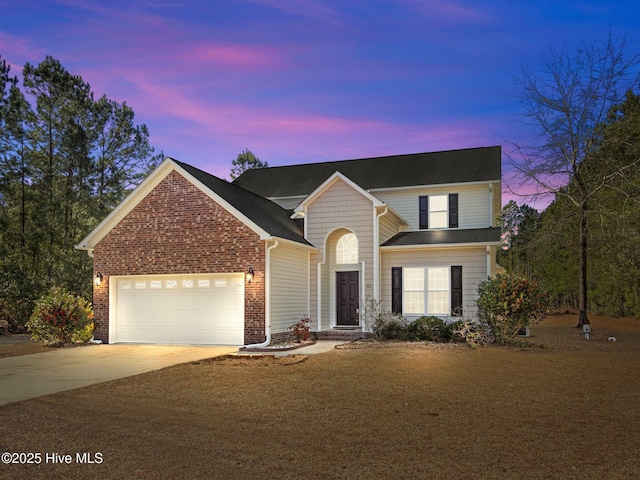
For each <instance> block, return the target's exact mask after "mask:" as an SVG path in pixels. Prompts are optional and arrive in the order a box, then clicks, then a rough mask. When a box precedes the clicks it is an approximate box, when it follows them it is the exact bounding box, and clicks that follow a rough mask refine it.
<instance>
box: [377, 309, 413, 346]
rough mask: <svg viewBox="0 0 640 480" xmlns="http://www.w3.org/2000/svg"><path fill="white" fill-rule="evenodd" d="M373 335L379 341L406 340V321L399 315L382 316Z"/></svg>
mask: <svg viewBox="0 0 640 480" xmlns="http://www.w3.org/2000/svg"><path fill="white" fill-rule="evenodd" d="M374 333H375V332H374ZM375 335H376V336H377V337H378V338H379V339H380V340H408V332H407V321H406V320H405V318H404V317H402V316H401V315H394V314H387V315H383V316H382V323H381V324H380V325H379V328H378V330H377V333H375Z"/></svg>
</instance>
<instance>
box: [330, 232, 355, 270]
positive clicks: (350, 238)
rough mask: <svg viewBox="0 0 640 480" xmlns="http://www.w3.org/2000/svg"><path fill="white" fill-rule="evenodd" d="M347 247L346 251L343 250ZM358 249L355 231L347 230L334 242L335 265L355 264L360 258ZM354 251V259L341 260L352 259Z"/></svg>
mask: <svg viewBox="0 0 640 480" xmlns="http://www.w3.org/2000/svg"><path fill="white" fill-rule="evenodd" d="M345 249H348V251H345ZM358 250H359V242H358V237H357V236H356V234H355V233H353V232H349V233H345V234H344V235H341V236H340V238H338V241H337V242H336V265H355V264H357V263H358V262H359V260H360V252H359V251H358ZM354 253H355V261H348V262H345V261H343V260H346V259H349V260H353V259H354Z"/></svg>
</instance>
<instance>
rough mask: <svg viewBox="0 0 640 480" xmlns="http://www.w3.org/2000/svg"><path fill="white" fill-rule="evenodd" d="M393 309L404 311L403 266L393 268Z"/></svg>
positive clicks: (397, 311) (393, 310)
mask: <svg viewBox="0 0 640 480" xmlns="http://www.w3.org/2000/svg"><path fill="white" fill-rule="evenodd" d="M391 311H392V312H393V313H400V314H401V313H402V267H392V268H391Z"/></svg>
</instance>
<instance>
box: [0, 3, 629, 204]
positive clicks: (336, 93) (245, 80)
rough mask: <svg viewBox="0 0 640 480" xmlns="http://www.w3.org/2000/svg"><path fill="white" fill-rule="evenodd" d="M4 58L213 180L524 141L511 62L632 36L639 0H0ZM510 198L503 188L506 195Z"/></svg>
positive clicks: (534, 62) (516, 65)
mask: <svg viewBox="0 0 640 480" xmlns="http://www.w3.org/2000/svg"><path fill="white" fill-rule="evenodd" d="M0 12H1V13H0V55H1V56H2V57H3V58H4V59H5V60H7V62H8V63H10V64H11V66H12V72H13V73H19V72H20V71H21V69H22V67H23V65H24V64H25V62H31V63H32V64H37V63H39V62H40V61H42V60H43V59H44V58H45V56H46V55H51V56H53V57H54V58H56V59H58V60H60V61H61V62H62V64H63V65H64V66H65V67H66V68H67V69H68V70H69V71H70V72H71V73H73V74H76V75H80V76H82V77H83V79H84V80H85V81H87V82H89V83H90V84H91V86H92V89H93V91H94V93H95V94H96V96H101V95H102V94H106V95H107V97H109V98H111V99H114V100H117V101H120V102H122V101H126V102H127V104H128V105H130V106H131V107H132V108H133V109H134V111H135V112H136V120H137V122H138V123H145V124H146V125H147V126H148V127H149V130H150V133H151V143H152V145H153V146H154V147H155V148H156V149H157V150H162V151H163V152H164V153H165V154H166V155H169V156H172V157H175V158H177V159H179V160H182V161H184V162H187V163H191V164H192V165H195V166H197V167H199V168H202V169H204V170H206V171H208V172H211V173H213V174H215V175H218V176H221V177H228V172H229V169H230V163H231V160H232V159H233V158H235V157H236V155H237V154H238V153H239V152H241V151H242V150H244V149H245V148H249V149H250V150H251V151H253V152H254V153H255V154H256V155H257V156H258V157H260V158H261V159H262V160H266V161H268V162H269V164H270V165H272V166H275V165H286V164H291V163H302V162H316V161H326V160H343V159H350V158H362V157H369V156H379V155H393V154H402V153H414V152H425V151H436V150H448V149H457V148H469V147H477V146H488V145H503V146H504V147H505V148H507V145H508V142H510V141H516V142H518V141H522V140H523V139H524V138H526V135H527V132H526V131H525V130H524V129H523V127H522V125H521V124H520V123H519V122H518V117H517V114H518V112H519V108H518V105H517V102H516V100H515V95H517V93H518V91H517V88H516V84H515V83H514V81H513V77H514V76H517V75H518V72H519V68H520V65H527V66H533V67H535V66H536V65H537V64H538V63H539V61H540V55H541V54H543V53H545V52H547V51H548V49H549V48H550V47H553V48H562V47H563V46H564V47H566V48H568V49H570V50H574V49H575V48H577V47H578V46H579V45H580V43H581V42H582V41H586V42H593V41H599V40H604V39H606V37H607V35H608V33H609V31H611V32H613V34H614V35H626V36H627V38H628V40H629V41H630V42H631V45H632V47H633V48H634V49H635V50H637V49H638V48H639V47H640V4H638V2H637V1H633V2H632V1H618V2H603V1H578V2H572V1H547V0H538V1H526V0H525V1H507V0H505V1H502V0H482V1H480V0H451V1H448V0H438V1H419V0H398V1H378V0H370V1H348V0H340V1H334V0H327V1H320V0H280V1H279V0H254V1H187V0H146V1H144V0H127V1H120V0H117V1H95V2H92V1H80V0H61V1H52V0H37V1H35V0H21V1H19V2H16V1H15V0H11V1H9V0H0ZM505 198H507V196H505Z"/></svg>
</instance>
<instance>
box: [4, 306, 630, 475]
mask: <svg viewBox="0 0 640 480" xmlns="http://www.w3.org/2000/svg"><path fill="white" fill-rule="evenodd" d="M592 321H593V330H594V331H593V335H592V340H591V341H589V342H587V341H585V340H584V337H583V335H582V333H581V331H578V330H577V329H574V328H571V327H572V325H573V324H574V323H575V317H574V316H571V317H564V316H559V317H551V318H549V319H548V320H546V321H545V322H544V323H543V324H542V325H541V326H538V327H534V329H533V335H534V337H533V338H532V339H531V341H532V343H534V344H536V345H538V346H537V347H534V348H531V349H529V350H526V351H522V350H519V349H516V348H487V349H475V350H473V349H469V348H467V347H464V346H434V345H406V344H395V345H385V346H382V347H380V346H379V347H375V346H374V347H371V346H369V347H364V348H354V349H340V350H335V351H333V352H330V353H327V354H322V355H317V356H310V357H308V358H307V359H306V360H305V361H300V360H302V359H303V358H302V357H298V358H296V359H295V361H294V359H289V360H287V361H283V360H278V361H274V362H271V361H269V360H268V359H266V358H265V357H262V358H260V357H256V358H253V359H246V360H237V359H235V360H234V359H221V360H217V361H205V362H199V363H193V364H185V365H178V366H175V367H171V368H167V369H164V370H160V371H156V372H151V373H148V374H144V375H140V376H137V377H131V378H127V379H123V380H118V381H114V382H109V383H105V384H101V385H95V386H92V387H87V388H83V389H79V390H75V391H72V392H66V393H60V394H56V395H50V396H47V397H42V398H38V399H34V400H29V401H25V402H20V403H15V404H10V405H6V406H4V407H0V416H1V418H2V426H1V427H0V452H2V451H12V452H43V454H44V453H45V452H49V453H51V452H57V453H62V454H72V455H75V453H76V452H91V453H95V452H100V453H102V455H103V458H104V461H103V463H102V464H99V465H77V464H75V463H74V464H72V465H52V464H44V462H43V464H41V465H37V466H34V465H30V466H26V465H12V466H6V465H0V478H12V479H13V478H16V479H21V478H25V479H26V478H29V479H31V478H47V479H49V478H83V479H84V478H150V479H156V478H223V479H235V478H238V479H245V478H285V479H289V478H290V479H303V478H305V479H307V478H311V479H315V478H318V479H326V478H336V479H337V478H344V479H347V478H374V477H377V478H381V479H384V478H393V479H397V478H407V479H409V478H447V479H450V478H452V479H481V478H487V479H494V478H517V479H520V478H527V479H529V478H541V479H542V478H544V479H547V478H549V479H555V478H562V479H565V478H569V479H571V478H575V479H586V478H589V479H591V478H593V479H622V478H628V479H636V478H638V477H640V459H639V458H638V447H637V446H638V443H639V442H640V411H639V409H638V405H640V389H639V388H638V371H639V370H640V322H639V321H636V320H606V319H599V318H593V319H592ZM609 336H615V337H616V339H617V342H615V343H613V342H608V341H607V337H609ZM542 346H543V347H544V348H542ZM283 363H284V364H283ZM74 460H75V459H74Z"/></svg>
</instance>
